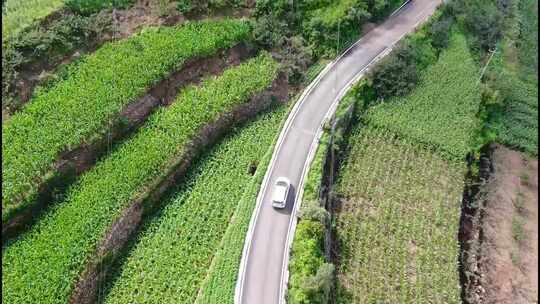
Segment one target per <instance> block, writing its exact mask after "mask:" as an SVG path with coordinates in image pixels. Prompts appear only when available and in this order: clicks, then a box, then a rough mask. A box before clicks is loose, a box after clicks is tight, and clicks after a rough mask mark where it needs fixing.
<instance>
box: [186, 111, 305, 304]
mask: <svg viewBox="0 0 540 304" xmlns="http://www.w3.org/2000/svg"><path fill="white" fill-rule="evenodd" d="M293 104H294V103H291V106H292V105H293ZM289 110H290V107H289ZM287 113H288V110H285V109H279V110H278V111H274V113H273V114H272V115H274V116H279V118H277V117H276V120H275V127H276V129H275V130H274V133H273V135H274V139H273V141H272V143H271V144H270V145H269V146H268V148H267V151H266V154H265V155H264V156H263V157H262V158H261V160H260V161H259V162H258V163H257V171H256V172H255V174H254V176H253V178H252V179H251V183H250V184H249V185H248V186H247V187H246V188H245V190H244V194H243V196H242V198H241V199H240V201H239V203H238V205H237V207H236V210H235V211H234V214H233V216H232V218H231V220H230V223H229V226H228V228H227V231H226V232H225V234H224V236H223V239H222V240H221V245H220V247H219V249H218V250H217V251H216V253H215V255H214V258H213V261H212V264H211V266H210V269H209V270H208V272H207V274H206V278H205V281H204V283H203V284H202V286H201V287H200V291H199V294H198V296H197V299H196V300H195V302H194V303H195V304H227V303H228V304H233V303H234V292H235V288H236V280H237V278H238V269H239V267H240V261H241V258H242V251H243V248H244V241H245V239H246V234H247V231H248V228H249V222H250V220H251V216H252V214H253V209H254V208H255V204H256V201H257V196H258V194H259V189H260V187H261V184H262V182H263V179H264V175H265V174H266V169H267V168H268V164H269V163H270V160H271V158H272V153H273V152H274V145H275V142H276V141H277V136H278V135H279V134H278V133H279V131H280V130H281V128H282V127H283V124H284V122H285V119H286V114H287ZM277 119H281V123H279V122H278V120H277ZM268 136H270V134H268Z"/></svg>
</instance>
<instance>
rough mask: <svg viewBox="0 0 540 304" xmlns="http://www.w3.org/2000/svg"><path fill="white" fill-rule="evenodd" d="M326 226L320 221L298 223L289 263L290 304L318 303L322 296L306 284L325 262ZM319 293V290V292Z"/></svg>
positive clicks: (288, 295)
mask: <svg viewBox="0 0 540 304" xmlns="http://www.w3.org/2000/svg"><path fill="white" fill-rule="evenodd" d="M323 241H324V224H323V223H321V222H318V221H311V220H302V221H299V222H298V225H297V227H296V232H295V236H294V242H293V246H292V249H291V256H292V257H293V258H292V259H291V260H290V263H289V271H290V273H291V275H290V280H289V289H288V293H287V300H288V303H303V304H307V303H316V302H315V301H318V300H317V298H319V296H320V294H319V292H316V291H314V290H313V289H314V288H312V287H313V285H316V284H315V282H314V284H309V283H307V282H305V281H306V280H310V278H311V277H312V276H314V275H316V274H317V271H318V270H319V267H321V266H322V265H323V264H324V262H325V260H324V255H323V250H322V248H323ZM317 291H318V290H317Z"/></svg>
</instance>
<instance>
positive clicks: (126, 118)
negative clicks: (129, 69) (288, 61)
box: [2, 44, 253, 239]
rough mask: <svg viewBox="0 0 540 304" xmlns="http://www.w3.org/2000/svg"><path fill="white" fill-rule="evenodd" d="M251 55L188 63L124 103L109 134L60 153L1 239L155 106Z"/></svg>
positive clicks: (232, 52) (229, 53)
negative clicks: (29, 200)
mask: <svg viewBox="0 0 540 304" xmlns="http://www.w3.org/2000/svg"><path fill="white" fill-rule="evenodd" d="M251 55H253V54H252V50H250V49H248V47H246V46H245V45H244V44H239V45H237V46H235V47H233V48H231V49H229V50H225V51H222V52H218V54H216V55H215V56H212V57H208V58H199V59H193V60H191V61H189V62H188V63H186V64H185V65H184V66H183V68H181V69H179V70H178V71H175V72H173V73H172V74H171V75H170V76H169V77H167V78H166V79H164V80H162V81H161V82H159V83H158V84H156V85H155V86H154V87H152V88H151V89H150V90H149V91H148V92H147V94H145V95H144V96H142V97H140V98H139V99H137V100H136V101H134V102H132V103H130V104H128V105H127V106H126V107H125V108H124V109H123V110H122V112H121V113H120V115H119V116H118V117H116V118H115V119H112V120H111V122H110V124H109V125H108V126H107V127H106V129H107V130H109V132H104V134H101V135H100V136H97V137H95V138H92V139H91V140H89V141H87V142H85V143H83V144H81V145H80V146H78V147H75V148H73V149H70V150H67V151H64V152H63V153H61V154H60V156H59V158H58V159H57V161H56V162H55V164H54V165H53V167H52V169H51V170H50V174H47V175H46V176H49V177H48V178H47V179H45V180H41V181H40V187H39V190H38V197H37V199H36V200H35V203H33V204H32V205H31V206H30V207H29V208H27V209H24V210H21V212H20V213H19V214H18V215H17V216H14V217H13V218H11V219H10V220H9V221H8V222H6V223H3V225H2V238H3V239H7V238H10V237H13V236H14V235H16V234H18V233H19V232H20V231H22V230H24V228H25V227H27V226H28V225H29V224H30V223H31V222H32V221H33V220H34V219H35V218H37V216H38V215H39V214H40V213H41V212H42V211H43V209H44V207H45V206H46V205H48V204H49V203H51V202H52V201H55V200H56V199H57V197H58V196H59V195H60V196H61V195H62V193H64V192H65V189H66V187H67V186H69V185H70V184H71V183H72V182H73V181H74V180H75V178H76V177H77V176H78V175H80V174H82V173H83V172H85V171H87V170H88V169H90V168H91V167H92V166H93V165H94V164H95V163H96V161H97V160H98V159H99V158H100V157H102V156H103V155H105V154H106V153H107V152H108V151H109V148H110V147H111V146H112V145H113V144H114V143H117V142H119V141H121V140H122V139H123V138H126V137H127V136H129V135H130V134H132V133H133V132H134V131H135V130H137V129H138V128H139V127H140V126H141V125H142V124H143V123H144V121H146V119H147V118H148V116H150V114H151V113H152V112H153V111H154V110H155V109H156V108H157V107H160V106H167V105H170V104H171V103H172V102H173V101H174V98H175V96H176V95H177V94H178V91H179V90H180V89H181V88H182V87H185V86H186V85H190V84H197V83H199V82H200V81H201V80H202V79H203V78H204V77H206V76H209V75H219V74H221V73H222V72H223V70H224V69H225V68H227V67H231V66H235V65H238V64H240V63H241V62H242V61H243V60H244V59H246V58H248V57H250V56H251Z"/></svg>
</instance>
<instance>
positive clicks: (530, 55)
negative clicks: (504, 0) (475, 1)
mask: <svg viewBox="0 0 540 304" xmlns="http://www.w3.org/2000/svg"><path fill="white" fill-rule="evenodd" d="M508 14H509V17H508V18H507V21H506V22H507V23H508V30H507V31H506V32H505V38H504V39H503V40H502V41H501V43H499V45H498V51H497V53H496V54H495V55H494V56H493V60H492V62H491V63H490V66H489V69H488V70H487V72H486V76H485V77H484V82H485V83H486V85H488V86H489V88H490V90H491V91H492V92H491V94H489V96H488V97H489V99H490V100H494V101H493V102H492V105H491V107H490V108H489V113H488V118H487V120H488V124H489V125H488V127H487V129H488V131H489V132H493V133H495V135H496V136H497V137H498V138H497V140H498V141H499V142H501V143H503V144H505V145H507V146H509V147H511V148H514V149H518V150H521V151H525V152H527V153H529V154H532V155H533V156H537V155H538V76H537V73H538V54H537V50H538V40H537V39H538V27H537V25H538V19H537V16H538V4H537V2H536V3H535V1H530V0H524V1H520V2H519V6H517V5H516V6H514V7H512V8H511V9H509V11H508ZM513 25H515V26H516V27H517V28H516V29H514V26H513Z"/></svg>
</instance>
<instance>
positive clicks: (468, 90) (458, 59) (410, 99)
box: [365, 32, 481, 160]
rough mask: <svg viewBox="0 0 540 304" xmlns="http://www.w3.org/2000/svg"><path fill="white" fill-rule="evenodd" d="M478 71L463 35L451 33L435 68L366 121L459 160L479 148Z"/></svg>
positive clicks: (371, 111) (374, 109)
mask: <svg viewBox="0 0 540 304" xmlns="http://www.w3.org/2000/svg"><path fill="white" fill-rule="evenodd" d="M478 78H479V71H478V69H477V67H476V65H475V63H474V61H473V60H472V58H471V55H470V53H469V50H468V48H467V44H466V41H465V38H464V37H463V35H461V34H459V33H457V32H454V33H453V34H452V37H451V41H450V46H449V48H448V49H447V50H445V51H443V52H442V53H441V55H440V58H439V60H438V61H437V63H436V64H433V65H430V66H428V67H427V68H426V70H425V71H423V73H422V75H420V80H419V84H418V86H417V87H416V88H415V89H414V90H412V91H411V93H410V94H408V95H406V96H405V97H403V98H399V97H394V98H391V99H389V100H388V101H385V102H382V103H380V104H378V105H375V106H373V107H372V108H371V109H369V110H368V112H367V115H366V119H365V120H366V121H367V122H368V123H369V124H370V125H373V126H377V127H379V128H384V129H388V130H390V131H392V132H394V133H397V134H399V135H400V136H402V137H406V138H410V139H412V140H415V141H417V142H420V143H423V144H425V145H427V146H429V147H432V148H435V149H437V150H438V151H439V152H440V153H442V154H443V155H444V156H445V157H447V158H448V159H457V160H463V159H464V158H465V156H466V155H467V153H468V152H470V151H472V150H474V149H475V148H477V147H476V144H477V142H476V141H477V138H476V136H477V134H478V132H479V129H480V121H479V119H478V118H477V113H478V112H479V109H480V103H481V100H480V93H479V87H478V84H479V83H478V80H479V79H478Z"/></svg>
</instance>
